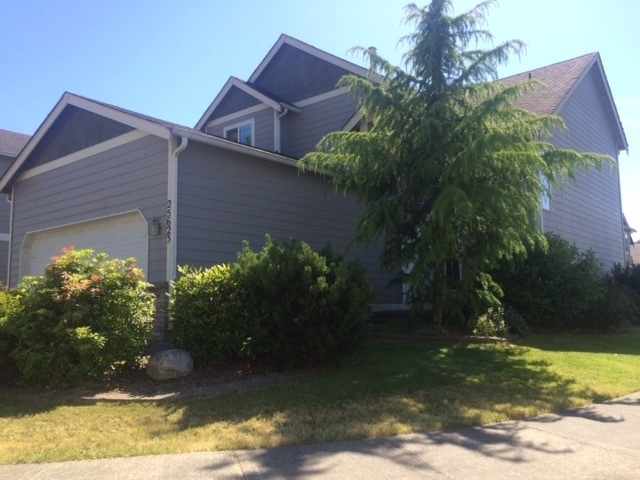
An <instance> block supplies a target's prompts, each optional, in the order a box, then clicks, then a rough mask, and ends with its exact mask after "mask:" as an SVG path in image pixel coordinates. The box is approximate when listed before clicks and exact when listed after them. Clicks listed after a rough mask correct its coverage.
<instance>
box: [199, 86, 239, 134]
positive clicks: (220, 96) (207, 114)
mask: <svg viewBox="0 0 640 480" xmlns="http://www.w3.org/2000/svg"><path fill="white" fill-rule="evenodd" d="M232 86H233V77H229V80H227V83H225V84H224V87H222V90H220V92H219V93H218V95H216V98H214V99H213V102H211V105H209V108H207V110H206V111H205V112H204V115H202V117H200V120H198V123H196V126H195V127H194V128H195V129H196V130H202V127H204V123H205V122H206V121H207V118H209V117H210V116H211V114H212V113H213V111H214V110H215V109H216V107H217V106H218V105H219V104H220V102H221V101H222V99H223V98H224V97H225V96H226V95H227V93H229V90H231V87H232Z"/></svg>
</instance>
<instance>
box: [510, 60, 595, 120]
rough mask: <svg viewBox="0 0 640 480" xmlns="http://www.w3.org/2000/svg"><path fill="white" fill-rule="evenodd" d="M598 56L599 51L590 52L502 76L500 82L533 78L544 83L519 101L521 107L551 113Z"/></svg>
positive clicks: (515, 81) (537, 112)
mask: <svg viewBox="0 0 640 480" xmlns="http://www.w3.org/2000/svg"><path fill="white" fill-rule="evenodd" d="M597 56H598V54H597V53H588V54H587V55H582V56H581V57H577V58H572V59H571V60H566V61H564V62H559V63H554V64H553V65H547V66H546V67H542V68H536V69H535V70H530V71H528V72H524V73H520V74H518V75H513V76H511V77H506V78H501V79H500V80H499V82H500V83H503V84H505V85H515V84H516V83H520V82H525V81H527V80H528V79H529V78H531V79H536V80H539V81H540V82H542V83H544V84H545V85H546V87H547V88H541V89H538V90H535V91H532V92H528V93H527V94H526V95H524V96H523V97H522V98H521V99H520V101H519V102H518V103H519V105H520V107H522V108H524V109H525V110H529V111H530V112H533V113H536V114H538V115H551V114H554V113H556V110H557V109H558V107H559V106H560V104H561V103H562V101H563V100H564V99H565V97H566V96H567V94H568V93H569V92H570V91H571V88H572V87H573V86H574V85H575V84H576V82H577V81H578V79H579V78H580V77H581V76H582V74H583V73H584V71H585V69H586V68H587V67H588V66H589V65H590V64H591V62H593V60H594V59H595V58H596V57H597Z"/></svg>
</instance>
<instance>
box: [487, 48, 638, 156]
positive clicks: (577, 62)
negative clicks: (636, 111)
mask: <svg viewBox="0 0 640 480" xmlns="http://www.w3.org/2000/svg"><path fill="white" fill-rule="evenodd" d="M592 68H595V69H596V71H597V72H598V74H599V75H600V78H601V79H602V84H603V85H604V89H605V94H606V95H607V97H608V100H609V102H608V103H609V106H610V109H611V114H612V116H613V119H614V121H615V124H616V125H615V127H616V131H617V134H618V148H619V150H628V149H629V145H628V143H627V138H626V136H625V133H624V128H623V127H622V123H621V122H620V116H619V115H618V109H617V108H616V105H615V102H614V101H613V95H612V94H611V88H610V87H609V82H608V81H607V76H606V75H605V73H604V68H603V67H602V59H601V58H600V54H599V53H597V52H594V53H588V54H586V55H582V56H580V57H576V58H572V59H570V60H565V61H563V62H558V63H554V64H552V65H547V66H545V67H541V68H536V69H534V70H530V71H528V72H523V73H519V74H517V75H512V76H510V77H505V78H502V79H500V80H499V82H500V83H502V84H504V85H515V84H516V83H520V82H525V81H527V80H529V79H536V80H539V81H541V82H542V83H544V84H545V85H546V87H547V88H544V89H540V90H535V91H531V92H528V93H527V94H526V95H524V96H523V97H522V98H520V100H519V102H518V103H519V106H520V107H522V108H524V109H525V110H529V111H530V112H533V113H536V114H538V115H557V114H558V113H559V111H560V109H561V108H562V106H563V105H564V103H565V102H566V101H567V99H568V98H569V97H570V96H571V94H572V93H573V91H574V90H575V89H576V88H577V86H578V85H579V84H580V81H581V80H582V79H583V78H584V77H585V76H586V75H587V73H589V71H591V69H592Z"/></svg>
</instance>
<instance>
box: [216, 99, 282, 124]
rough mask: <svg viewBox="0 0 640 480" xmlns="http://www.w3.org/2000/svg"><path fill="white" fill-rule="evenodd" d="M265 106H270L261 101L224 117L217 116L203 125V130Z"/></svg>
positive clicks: (257, 110) (249, 113) (263, 108)
mask: <svg viewBox="0 0 640 480" xmlns="http://www.w3.org/2000/svg"><path fill="white" fill-rule="evenodd" d="M267 108H271V107H269V105H265V104H264V103H261V104H259V105H254V106H253V107H249V108H245V109H244V110H238V111H237V112H234V113H230V114H229V115H225V116H224V117H219V118H216V119H214V120H211V121H210V122H209V123H207V124H206V125H205V130H208V129H210V128H211V127H215V126H216V125H220V124H222V123H226V122H230V121H233V120H235V119H236V118H240V117H244V116H246V115H251V114H252V113H257V112H259V111H261V110H265V109H267Z"/></svg>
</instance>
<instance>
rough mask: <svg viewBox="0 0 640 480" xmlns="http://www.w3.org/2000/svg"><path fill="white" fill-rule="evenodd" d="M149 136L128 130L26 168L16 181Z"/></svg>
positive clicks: (138, 131)
mask: <svg viewBox="0 0 640 480" xmlns="http://www.w3.org/2000/svg"><path fill="white" fill-rule="evenodd" d="M148 136H149V134H148V133H146V132H142V131H140V130H134V131H132V132H127V133H125V134H123V135H119V136H117V137H114V138H112V139H110V140H107V141H106V142H102V143H98V144H96V145H92V146H91V147H88V148H85V149H83V150H79V151H77V152H73V153H70V154H69V155H65V156H64V157H60V158H57V159H56V160H53V161H51V162H47V163H45V164H43V165H38V166H37V167H34V168H30V169H29V170H25V171H24V172H22V175H20V176H19V177H18V179H17V180H16V182H21V181H22V180H26V179H27V178H31V177H35V176H36V175H41V174H43V173H46V172H50V171H51V170H56V169H58V168H61V167H64V166H66V165H71V164H72V163H75V162H79V161H80V160H85V159H86V158H89V157H92V156H94V155H97V154H99V153H102V152H106V151H108V150H111V149H113V148H116V147H120V146H122V145H126V144H127V143H131V142H134V141H136V140H140V139H141V138H144V137H148Z"/></svg>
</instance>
